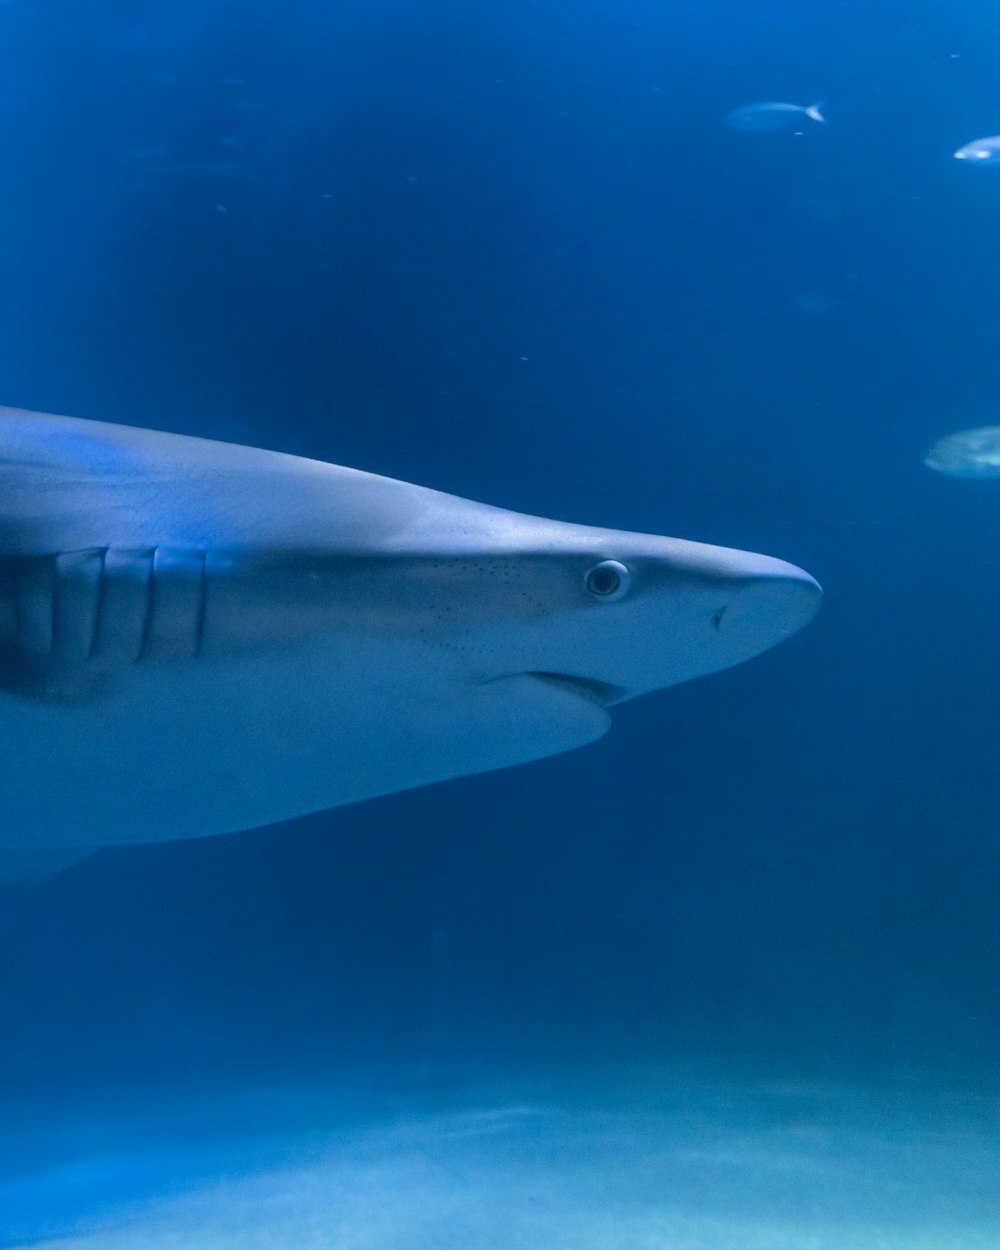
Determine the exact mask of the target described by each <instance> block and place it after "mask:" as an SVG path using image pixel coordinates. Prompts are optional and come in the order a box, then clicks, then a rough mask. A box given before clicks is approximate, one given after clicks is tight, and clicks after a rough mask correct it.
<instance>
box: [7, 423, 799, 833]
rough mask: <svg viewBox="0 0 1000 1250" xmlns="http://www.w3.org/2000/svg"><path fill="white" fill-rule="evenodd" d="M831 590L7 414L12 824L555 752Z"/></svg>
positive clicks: (213, 451)
mask: <svg viewBox="0 0 1000 1250" xmlns="http://www.w3.org/2000/svg"><path fill="white" fill-rule="evenodd" d="M819 596H820V591H819V587H818V586H817V585H816V583H815V582H814V581H813V579H812V578H811V577H809V576H808V574H806V573H803V572H802V571H801V570H800V569H797V568H795V567H793V566H792V565H789V564H785V563H783V562H782V561H780V560H774V559H770V558H769V557H767V556H760V555H754V554H751V553H748V552H743V551H735V550H729V549H726V548H721V547H713V546H707V545H704V544H700V543H694V542H687V541H684V540H681V539H674V538H661V537H656V536H652V535H646V534H632V533H625V532H619V531H616V530H608V529H599V528H594V527H590V526H583V525H571V524H567V523H565V522H561V521H552V520H545V519H542V518H539V517H530V516H524V515H521V514H519V513H516V512H510V511H506V510H504V509H500V508H495V507H491V506H489V505H486V504H479V503H474V502H472V501H469V500H465V499H459V498H456V497H454V496H451V495H446V494H442V493H440V492H437V491H433V490H428V489H427V488H425V487H420V486H414V485H411V484H409V483H405V482H398V481H393V480H391V479H388V478H382V477H378V476H375V475H372V474H366V473H360V472H358V471H356V470H351V469H345V468H341V467H339V466H336V465H329V464H323V463H320V462H317V461H311V460H304V459H302V458H299V457H294V456H287V455H282V454H280V453H276V452H268V451H262V450H259V449H255V448H246V447H237V446H233V445H230V444H223V443H215V442H211V441H208V440H203V439H195V438H186V437H183V436H179V435H172V434H163V433H156V432H153V431H149V430H136V429H129V428H127V427H122V426H114V425H105V424H103V423H100V422H90V421H75V420H73V419H72V418H65V417H45V416H38V415H35V414H26V413H20V412H15V411H11V410H0V729H2V732H3V738H4V742H5V743H6V746H5V750H4V752H3V754H2V756H0V793H2V794H3V797H4V813H5V819H4V830H5V834H4V841H3V845H6V846H7V847H22V848H24V847H33V846H34V847H37V846H46V845H51V844H52V843H53V841H55V842H58V843H62V844H63V845H68V846H73V847H93V846H99V845H103V844H107V843H114V842H123V841H155V840H162V839H167V838H174V837H192V836H197V835H201V834H208V833H222V832H231V831H235V830H238V829H245V828H250V827H252V826H254V825H261V824H267V823H271V822H274V821H279V820H282V819H286V818H288V817H292V816H297V815H301V814H304V813H306V812H311V811H317V810H320V809H323V808H329V807H336V806H338V805H340V804H344V803H351V802H356V801H358V800H360V799H366V798H373V797H375V796H378V795H382V794H388V793H391V792H393V791H398V790H405V789H409V788H412V787H415V786H422V785H427V784H429V783H431V782H437V781H444V780H447V779H449V778H454V777H460V776H466V775H469V774H472V773H477V772H483V771H486V770H489V769H495V768H503V767H507V766H509V765H513V764H519V763H524V762H526V761H528V760H534V759H539V758H541V757H543V756H547V755H551V754H554V753H555V752H558V751H565V750H569V749H570V748H573V747H577V746H581V745H583V744H585V743H587V742H591V741H593V740H594V739H596V738H599V737H600V736H601V735H602V734H603V733H604V732H605V731H606V730H607V728H608V726H609V723H610V719H611V709H613V707H614V706H615V705H616V704H618V703H621V702H623V701H624V700H627V699H632V698H635V697H636V696H638V695H642V694H646V693H648V692H650V691H653V690H658V689H660V688H662V687H665V686H671V685H675V684H676V683H678V682H682V681H687V680H689V679H691V678H694V677H700V676H703V675H705V674H708V673H712V672H715V671H717V670H719V669H724V668H728V667H730V666H731V665H734V664H738V663H740V662H742V661H743V660H746V659H749V658H750V657H751V656H754V655H757V654H758V653H759V652H761V651H764V650H766V649H767V648H768V647H771V646H773V645H774V644H776V643H778V642H780V641H781V640H782V639H783V638H786V637H788V635H790V634H792V633H794V632H795V630H797V629H799V628H800V627H801V626H802V625H804V624H805V623H806V622H807V621H808V620H809V618H810V617H811V616H812V615H813V613H814V612H815V611H816V608H817V606H818V603H819ZM0 849H2V846H0Z"/></svg>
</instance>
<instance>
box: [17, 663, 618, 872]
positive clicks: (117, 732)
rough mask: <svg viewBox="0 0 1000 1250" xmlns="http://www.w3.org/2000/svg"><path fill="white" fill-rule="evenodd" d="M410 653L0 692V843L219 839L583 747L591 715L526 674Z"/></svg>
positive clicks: (149, 671)
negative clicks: (82, 689) (448, 665)
mask: <svg viewBox="0 0 1000 1250" xmlns="http://www.w3.org/2000/svg"><path fill="white" fill-rule="evenodd" d="M436 659H437V657H436V656H435V655H434V654H433V651H430V652H429V651H428V649H426V648H424V647H421V646H420V645H417V644H404V643H396V644H394V645H391V646H390V645H387V644H386V643H385V640H379V641H378V642H376V641H371V640H368V641H366V640H363V639H361V640H357V639H356V640H354V644H353V645H352V646H345V645H344V644H343V640H341V641H340V643H339V644H338V645H331V644H330V643H329V642H325V643H320V642H313V643H311V644H309V645H299V646H296V647H294V648H289V649H287V650H276V651H275V652H273V653H262V652H249V653H246V654H243V655H238V656H224V657H203V658H201V659H200V660H198V661H197V662H193V663H189V664H176V663H168V664H155V663H153V664H146V665H134V666H132V667H131V668H129V669H128V670H127V671H124V672H120V673H119V674H118V675H117V679H116V683H115V685H114V687H113V689H112V690H111V691H110V692H109V694H108V695H107V697H104V698H100V699H94V700H88V701H83V702H80V703H79V704H69V705H61V704H51V703H46V702H40V701H33V700H24V699H20V698H17V697H16V696H10V695H5V696H0V733H2V737H3V741H4V742H5V744H6V746H5V749H4V751H3V753H2V755H0V793H2V794H3V805H4V826H5V830H6V833H5V837H4V842H5V844H6V845H7V846H12V847H46V846H71V847H86V846H93V847H97V846H104V845H113V844H124V843H133V842H151V841H165V840H169V839H174V838H190V837H199V836H204V835H208V834H219V833H229V832H235V831H237V830H240V829H247V828H253V827H256V826H259V825H265V824H271V823H274V822H277V821H281V820H286V819H290V818H292V817H296V816H301V815H304V814H306V813H309V812H314V811H318V810H320V809H323V808H328V807H337V806H340V805H343V804H346V803H354V802H358V801H360V800H363V799H368V798H373V797H376V796H378V795H381V794H389V793H392V792H395V791H398V790H403V789H409V788H412V787H416V786H421V785H427V784H430V783H432V782H436V781H442V780H446V779H448V778H452V777H459V776H464V775H467V774H471V773H477V772H484V771H488V770H491V769H496V768H501V767H505V766H508V765H512V764H518V763H523V762H526V761H528V760H532V759H537V758H540V757H542V756H545V755H550V754H553V753H556V752H558V751H563V750H568V749H570V748H572V747H575V746H579V745H582V744H584V743H586V742H589V741H592V740H593V739H595V738H597V737H600V736H601V734H603V733H604V731H605V730H606V728H607V725H608V713H607V712H606V711H605V709H604V708H602V707H599V706H596V705H595V704H594V703H593V702H591V701H590V700H587V699H585V698H580V697H575V696H573V695H571V694H569V693H566V692H560V691H557V690H552V689H549V688H548V687H546V686H544V685H543V684H542V683H539V682H535V681H532V680H531V679H530V678H529V677H527V676H525V675H521V676H520V677H518V676H514V677H511V678H509V679H507V680H505V681H479V680H477V678H476V676H475V675H474V674H462V679H461V680H459V679H458V678H457V677H456V678H455V679H453V680H443V679H442V675H441V669H440V665H439V664H438V663H435V661H436Z"/></svg>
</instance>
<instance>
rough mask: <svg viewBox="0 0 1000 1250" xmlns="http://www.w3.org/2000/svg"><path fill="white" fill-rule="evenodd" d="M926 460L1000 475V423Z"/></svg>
mask: <svg viewBox="0 0 1000 1250" xmlns="http://www.w3.org/2000/svg"><path fill="white" fill-rule="evenodd" d="M998 142H1000V140H998ZM924 464H925V465H927V467H928V468H929V469H935V470H936V471H937V472H938V473H947V474H948V476H949V477H965V478H978V479H979V480H982V479H984V478H991V477H1000V425H981V426H978V427H977V428H976V429H973V430H961V431H960V432H959V433H957V434H949V435H948V436H947V438H942V439H941V440H940V441H939V442H937V443H935V444H934V446H933V447H932V448H931V449H930V451H929V452H928V453H927V455H926V456H925V457H924Z"/></svg>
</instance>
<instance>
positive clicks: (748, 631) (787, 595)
mask: <svg viewBox="0 0 1000 1250" xmlns="http://www.w3.org/2000/svg"><path fill="white" fill-rule="evenodd" d="M748 565H749V567H748V568H746V569H745V570H744V571H743V573H742V575H741V576H740V577H739V578H737V579H734V580H733V581H732V582H730V583H729V584H723V585H721V586H720V587H719V594H718V606H717V607H715V608H712V609H710V611H709V616H710V622H711V626H712V628H713V629H714V630H715V633H716V635H717V638H718V641H719V643H720V644H721V648H720V653H719V657H718V658H719V660H720V663H719V665H718V667H720V668H722V667H728V666H729V665H730V664H738V663H740V662H741V661H742V660H746V659H750V658H751V657H752V656H755V655H759V654H760V652H762V651H766V650H767V649H768V648H770V647H773V646H775V645H776V644H777V643H779V642H782V641H784V639H786V638H788V637H790V635H792V634H794V633H796V632H797V631H798V630H800V629H801V628H802V627H803V626H804V625H807V624H808V623H809V621H811V620H812V618H813V616H815V614H816V612H817V610H818V609H819V605H820V602H821V600H822V597H823V591H822V589H821V588H820V585H819V583H818V582H817V581H816V580H815V578H813V577H811V576H810V575H809V574H808V573H806V572H805V571H804V570H803V569H800V568H796V566H795V565H794V564H787V563H785V561H783V560H773V559H771V558H769V557H767V556H755V557H751V558H750V559H749V560H748Z"/></svg>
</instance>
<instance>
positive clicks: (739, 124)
mask: <svg viewBox="0 0 1000 1250" xmlns="http://www.w3.org/2000/svg"><path fill="white" fill-rule="evenodd" d="M822 107H823V101H822V100H817V101H816V103H815V104H809V105H805V104H784V103H782V102H781V101H779V100H765V101H763V102H762V103H760V104H744V105H743V106H742V107H741V108H738V109H733V111H732V112H731V113H727V115H726V124H727V125H728V126H732V127H733V129H734V130H793V129H794V128H795V127H796V126H800V125H801V124H802V120H803V118H808V119H809V120H810V121H814V122H822V123H824V124H825V123H826V118H825V117H824V116H823V114H822V113H821V112H820V109H821V108H822Z"/></svg>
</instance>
